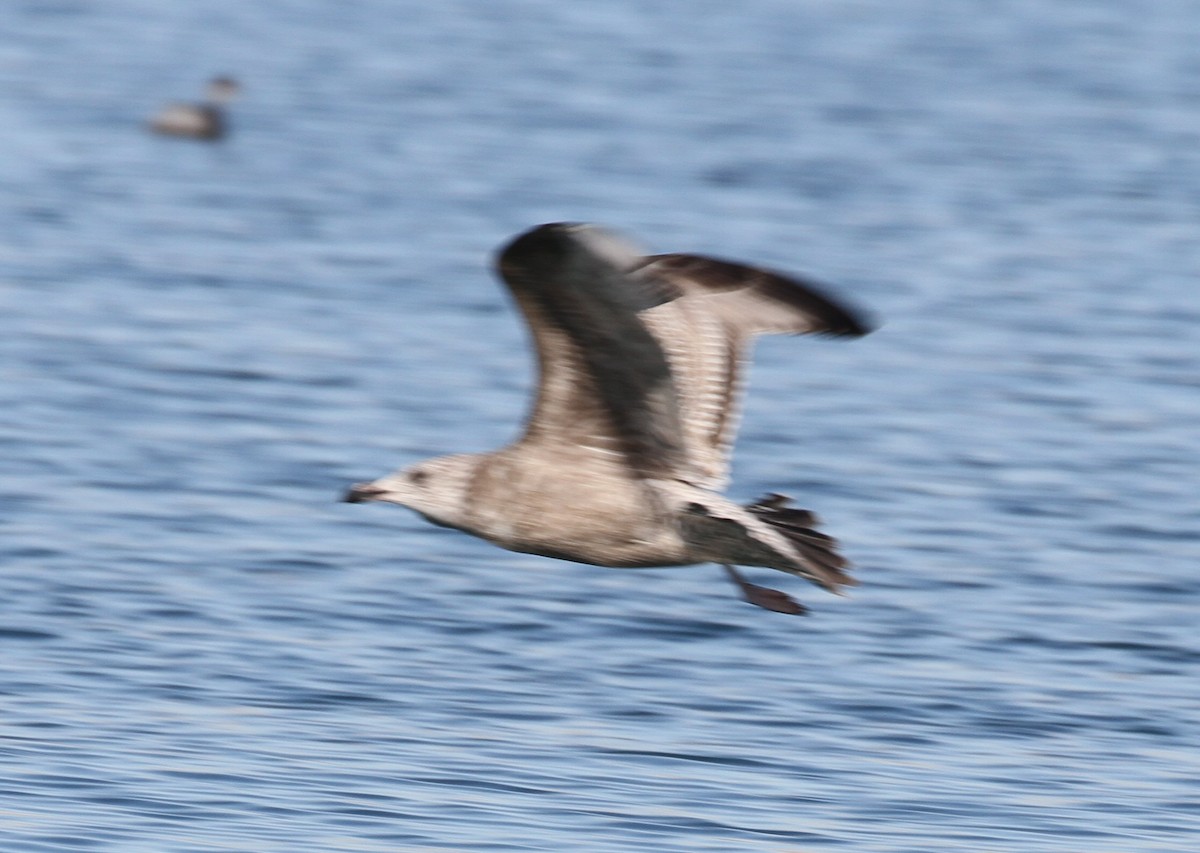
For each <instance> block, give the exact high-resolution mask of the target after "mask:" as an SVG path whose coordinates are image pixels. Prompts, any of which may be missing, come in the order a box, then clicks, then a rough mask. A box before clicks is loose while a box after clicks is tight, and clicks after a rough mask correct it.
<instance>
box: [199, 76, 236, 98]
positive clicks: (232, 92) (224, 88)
mask: <svg viewBox="0 0 1200 853" xmlns="http://www.w3.org/2000/svg"><path fill="white" fill-rule="evenodd" d="M241 90H242V87H241V85H240V84H239V83H238V81H237V80H234V79H233V78H232V77H214V78H213V79H212V80H209V81H208V90H207V94H208V100H209V101H211V102H212V103H214V104H227V103H229V102H230V101H232V100H233V99H234V98H236V97H237V94H238V92H240V91H241Z"/></svg>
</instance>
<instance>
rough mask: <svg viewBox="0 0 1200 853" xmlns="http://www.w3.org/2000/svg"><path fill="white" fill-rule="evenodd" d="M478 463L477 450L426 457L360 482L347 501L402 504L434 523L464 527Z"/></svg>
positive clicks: (353, 487)
mask: <svg viewBox="0 0 1200 853" xmlns="http://www.w3.org/2000/svg"><path fill="white" fill-rule="evenodd" d="M478 464H479V456H478V455H477V454H473V453H459V454H456V455H454V456H438V457H436V458H433V459H426V460H425V461H424V462H418V463H417V464H416V465H412V466H409V467H408V468H401V469H400V470H399V471H396V472H395V473H393V474H388V475H387V476H386V477H380V478H379V479H378V480H372V481H371V482H369V483H356V484H355V485H353V486H351V487H350V489H349V491H347V492H346V495H345V497H344V498H343V500H345V501H346V502H348V503H355V504H356V503H366V502H368V501H382V502H384V503H393V504H399V505H400V506H406V507H408V508H409V509H411V510H415V511H416V512H419V513H420V514H421V515H423V516H425V518H427V519H429V520H430V521H432V522H433V523H434V524H440V525H442V526H443V527H458V528H461V527H462V526H463V525H464V524H465V515H466V506H467V491H468V489H469V488H470V485H471V478H472V476H473V475H474V473H475V468H476V466H477V465H478Z"/></svg>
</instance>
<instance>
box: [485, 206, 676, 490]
mask: <svg viewBox="0 0 1200 853" xmlns="http://www.w3.org/2000/svg"><path fill="white" fill-rule="evenodd" d="M642 260H643V256H642V254H641V252H640V251H638V250H637V249H636V248H634V247H631V246H629V245H628V244H626V243H624V242H622V241H620V240H619V239H618V238H616V237H614V236H613V235H611V234H609V233H608V232H605V231H603V230H601V229H598V228H595V227H592V226H583V225H571V224H565V223H553V224H549V225H542V226H539V227H537V228H534V229H532V230H530V231H527V232H525V233H524V234H521V235H519V236H518V237H517V238H516V239H515V240H513V241H512V242H511V243H509V244H508V246H506V247H505V248H504V249H502V250H501V252H500V256H499V260H498V264H497V266H498V269H499V273H500V276H501V278H503V279H504V282H505V283H506V284H507V285H508V287H509V289H510V290H511V291H512V294H513V297H514V298H515V299H516V302H517V305H518V307H520V309H521V312H522V313H523V314H524V315H525V321H526V323H527V324H528V325H529V330H530V334H531V335H532V337H533V343H534V348H535V350H536V351H537V361H538V368H539V378H538V389H537V398H536V400H535V402H534V405H533V410H532V412H531V414H530V416H529V419H528V422H527V424H526V427H525V434H524V436H523V437H522V439H521V441H522V442H524V443H539V444H549V443H555V444H559V443H561V444H569V445H573V446H577V447H585V448H592V449H594V450H597V451H600V452H609V453H615V454H620V455H622V456H623V457H624V461H625V462H627V463H628V464H629V466H630V468H631V469H632V473H634V474H635V475H637V476H641V477H653V478H663V479H672V478H676V477H679V478H684V479H688V478H690V477H691V476H692V475H693V473H694V472H693V471H692V470H691V469H690V467H689V463H690V456H689V453H688V450H687V446H686V444H685V440H684V434H683V427H682V424H681V418H680V414H681V413H680V407H679V396H678V393H677V390H676V387H675V382H674V379H673V377H672V372H671V371H672V365H671V363H670V361H668V358H667V355H666V353H664V352H663V348H662V346H661V344H660V342H659V340H658V338H657V337H656V336H655V335H654V334H652V333H651V331H650V330H649V329H648V328H647V327H646V325H645V324H644V323H643V322H642V321H641V319H640V318H639V312H641V311H645V310H647V309H650V308H653V307H654V306H656V305H659V304H661V303H663V302H664V301H665V300H666V299H669V298H670V295H669V294H668V293H666V292H664V290H663V288H662V286H661V284H660V283H659V282H658V281H656V280H654V279H652V278H645V277H633V276H629V275H627V274H626V272H625V271H626V270H628V269H630V268H631V267H633V266H635V265H637V264H639V263H641V262H642Z"/></svg>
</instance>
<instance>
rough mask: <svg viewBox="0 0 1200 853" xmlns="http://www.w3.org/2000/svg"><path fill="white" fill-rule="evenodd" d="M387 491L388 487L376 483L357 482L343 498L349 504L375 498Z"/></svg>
mask: <svg viewBox="0 0 1200 853" xmlns="http://www.w3.org/2000/svg"><path fill="white" fill-rule="evenodd" d="M386 491H387V489H385V488H383V487H382V486H377V485H375V484H374V483H355V484H354V485H353V486H351V487H350V488H349V490H348V491H347V492H346V494H345V495H343V496H342V500H344V501H345V502H346V503H348V504H361V503H366V502H367V501H373V500H375V499H376V498H378V497H379V496H380V495H382V494H383V493H384V492H386Z"/></svg>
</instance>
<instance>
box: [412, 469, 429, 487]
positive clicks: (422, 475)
mask: <svg viewBox="0 0 1200 853" xmlns="http://www.w3.org/2000/svg"><path fill="white" fill-rule="evenodd" d="M428 479H429V474H428V473H426V472H425V471H421V470H417V471H409V472H408V481H409V482H410V483H412V484H413V485H414V486H420V485H422V484H423V483H424V482H425V481H426V480H428Z"/></svg>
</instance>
